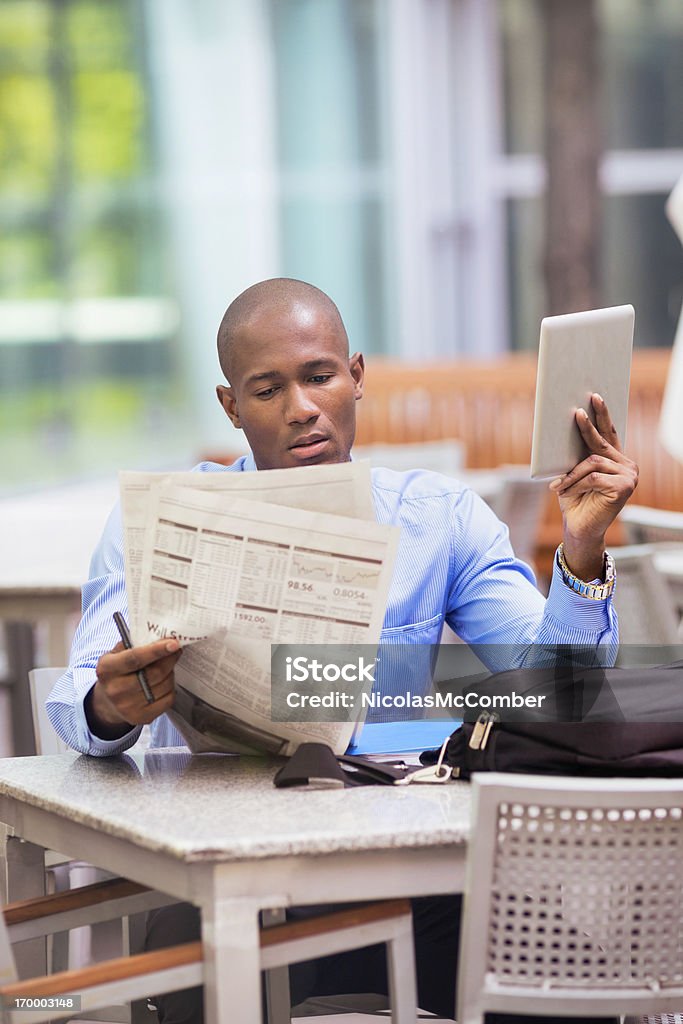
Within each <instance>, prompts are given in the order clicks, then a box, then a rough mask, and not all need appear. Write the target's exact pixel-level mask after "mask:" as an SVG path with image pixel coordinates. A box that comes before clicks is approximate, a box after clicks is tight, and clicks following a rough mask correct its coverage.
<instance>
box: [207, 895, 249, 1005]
mask: <svg viewBox="0 0 683 1024" xmlns="http://www.w3.org/2000/svg"><path fill="white" fill-rule="evenodd" d="M260 909H261V907H260V905H259V904H258V903H257V902H256V901H254V900H250V899H239V898H238V899H225V900H218V901H217V902H215V903H213V904H210V905H208V906H204V907H202V941H203V944H204V958H205V972H206V974H205V984H204V1006H205V1020H206V1024H254V1021H258V1020H261V974H260V971H261V967H260V961H261V954H260V947H259V924H258V914H259V910H260Z"/></svg>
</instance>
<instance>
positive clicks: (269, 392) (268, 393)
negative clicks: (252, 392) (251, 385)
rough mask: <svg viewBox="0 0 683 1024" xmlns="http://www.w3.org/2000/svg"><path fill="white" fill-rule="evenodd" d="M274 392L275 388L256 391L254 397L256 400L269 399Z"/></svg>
mask: <svg viewBox="0 0 683 1024" xmlns="http://www.w3.org/2000/svg"><path fill="white" fill-rule="evenodd" d="M276 391H277V388H264V390H263V391H257V392H256V397H257V398H270V396H271V395H274V394H275V392H276Z"/></svg>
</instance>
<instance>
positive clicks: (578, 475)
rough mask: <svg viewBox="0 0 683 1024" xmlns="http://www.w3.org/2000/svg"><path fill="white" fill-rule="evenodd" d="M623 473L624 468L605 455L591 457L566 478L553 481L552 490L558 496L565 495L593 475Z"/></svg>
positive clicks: (580, 463) (571, 471)
mask: <svg viewBox="0 0 683 1024" xmlns="http://www.w3.org/2000/svg"><path fill="white" fill-rule="evenodd" d="M623 471H624V467H623V466H621V465H619V463H617V462H614V460H613V459H608V458H606V457H605V456H604V455H589V456H588V458H587V459H584V460H583V462H579V464H578V466H574V468H573V469H572V470H570V472H569V473H566V474H565V476H561V477H558V478H557V479H556V480H553V482H552V483H551V484H550V488H551V490H553V491H555V492H556V493H557V494H565V493H566V492H567V491H568V490H569V488H570V487H572V486H573V485H574V484H575V483H577V482H578V481H579V480H582V479H583V478H584V477H587V476H589V475H590V474H591V473H604V474H607V475H609V474H612V475H618V474H620V473H623Z"/></svg>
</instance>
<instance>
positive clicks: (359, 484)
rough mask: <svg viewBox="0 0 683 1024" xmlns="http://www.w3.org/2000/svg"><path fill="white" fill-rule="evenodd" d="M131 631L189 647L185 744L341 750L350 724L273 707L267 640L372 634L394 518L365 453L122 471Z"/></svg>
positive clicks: (180, 675) (182, 707) (180, 674)
mask: <svg viewBox="0 0 683 1024" xmlns="http://www.w3.org/2000/svg"><path fill="white" fill-rule="evenodd" d="M120 487H121V505H122V514H123V532H124V553H125V565H126V587H127V592H128V614H129V618H130V624H131V632H132V635H133V639H134V641H135V643H138V644H141V643H148V642H150V641H152V640H157V639H161V638H163V637H165V636H173V637H177V639H178V640H179V641H180V643H181V644H183V646H184V647H185V650H184V651H183V655H182V657H181V659H180V661H179V662H178V664H177V666H176V670H175V677H176V691H177V695H176V704H175V708H174V710H173V711H172V712H170V715H171V718H172V719H173V721H174V724H175V725H176V726H177V728H178V729H179V731H180V732H181V733H182V735H183V736H184V737H185V739H186V741H187V743H188V745H189V746H190V748H191V749H192V750H195V751H199V750H224V751H226V750H227V751H235V752H240V751H254V750H266V751H271V752H274V753H290V752H291V751H292V750H293V749H294V748H295V747H296V745H298V744H299V743H301V742H304V741H306V740H318V741H321V742H325V743H329V744H330V746H332V748H333V749H334V750H335V751H337V752H342V751H343V750H345V749H346V747H347V745H348V743H349V741H350V739H351V736H352V734H353V730H354V727H355V724H354V722H345V723H330V722H316V723H310V724H306V723H290V722H287V723H284V722H272V721H271V718H270V655H271V647H270V645H271V643H290V644H291V643H301V644H370V645H376V644H377V643H378V641H379V635H380V630H381V628H382V621H383V619H384V613H385V608H386V601H387V594H388V590H389V584H390V582H391V575H392V571H393V564H394V558H395V551H396V543H397V539H398V530H397V528H396V527H390V526H380V525H378V524H377V523H376V522H375V514H374V508H373V503H372V490H371V478H370V468H369V464H368V463H351V462H348V463H343V464H340V465H333V466H312V467H303V468H297V469H282V470H270V471H268V472H263V473H222V472H215V473H171V474H161V473H133V472H125V473H122V474H121V475H120Z"/></svg>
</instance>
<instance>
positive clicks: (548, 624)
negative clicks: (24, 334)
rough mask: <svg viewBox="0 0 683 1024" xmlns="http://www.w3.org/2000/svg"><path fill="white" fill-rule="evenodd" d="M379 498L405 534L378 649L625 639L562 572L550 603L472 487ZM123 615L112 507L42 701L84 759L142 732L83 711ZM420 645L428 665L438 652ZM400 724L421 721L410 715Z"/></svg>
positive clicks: (482, 650)
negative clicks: (452, 642) (109, 733)
mask: <svg viewBox="0 0 683 1024" xmlns="http://www.w3.org/2000/svg"><path fill="white" fill-rule="evenodd" d="M255 469H256V466H255V464H254V460H253V457H252V456H251V455H247V456H243V457H242V458H240V459H238V460H237V462H235V463H233V465H232V466H228V467H225V466H219V465H216V464H215V463H210V462H204V463H201V465H199V466H198V467H197V470H198V471H199V472H203V473H209V472H233V473H235V472H236V473H240V472H243V471H247V470H255ZM372 490H373V498H374V503H375V510H376V515H377V521H378V522H380V523H387V524H393V525H395V526H399V527H400V528H401V532H400V539H399V544H398V554H397V559H396V565H395V569H394V575H393V580H392V584H391V588H390V591H389V599H388V602H387V610H386V615H385V618H384V627H383V629H382V636H381V643H382V644H383V645H393V644H417V645H430V644H431V645H434V644H438V643H439V640H440V637H441V632H442V629H443V625H444V622H447V623H448V624H449V625H450V626H451V628H452V629H453V630H454V631H455V633H457V635H458V636H459V637H460V638H461V639H462V640H464V641H466V642H467V643H469V644H476V645H484V646H481V647H478V648H477V651H478V653H479V656H480V658H481V659H482V660H483V661H484V663H485V664H486V666H487V667H488V668H489V669H491V670H493V671H496V670H499V669H504V668H512V667H515V666H519V665H530V664H538V663H539V662H540V661H541V660H543V656H544V651H545V650H546V649H547V647H552V646H553V645H557V644H571V645H575V646H579V645H580V646H586V647H589V648H592V649H598V648H599V649H600V652H601V653H600V660H601V661H603V662H605V661H607V662H609V661H610V660H611V659H612V657H613V655H614V653H615V651H616V646H617V642H618V636H617V620H616V614H615V611H614V608H613V606H612V601H611V598H607V599H606V600H604V601H592V600H587V599H586V598H584V597H581V596H580V595H578V594H576V593H574V591H573V590H571V588H570V587H568V586H567V585H566V584H565V583H564V581H563V579H562V575H561V571H560V569H559V567H558V566H557V565H555V567H554V569H553V578H552V582H551V586H550V592H549V595H548V598H547V600H545V599H544V598H543V596H542V594H541V593H540V592H539V591H538V590H537V589H536V586H535V580H534V576H533V573H532V572H531V570H530V568H529V567H528V566H527V565H525V564H524V563H523V562H520V561H519V560H518V559H516V558H515V556H514V554H513V551H512V548H511V546H510V542H509V539H508V530H507V527H506V526H505V525H504V524H503V523H501V522H500V520H498V519H497V518H496V516H495V515H494V514H493V512H492V511H491V509H490V508H489V507H488V505H487V504H486V503H485V502H484V501H482V499H481V498H480V497H479V496H478V495H477V494H475V493H474V492H473V491H472V490H470V489H469V488H468V487H465V486H463V485H462V484H460V483H458V481H457V480H453V479H450V478H449V477H445V476H441V475H439V474H437V473H427V472H424V471H422V470H415V471H411V472H409V473H397V472H394V471H393V470H389V469H373V471H372ZM126 608H127V605H126V585H125V577H124V560H123V540H122V529H121V512H120V508H119V506H116V507H115V509H114V511H113V512H112V514H111V516H110V517H109V520H108V522H107V524H106V526H105V529H104V533H103V535H102V539H101V540H100V543H99V545H98V547H97V548H96V550H95V552H94V554H93V557H92V561H91V564H90V576H89V579H88V581H87V582H86V583H85V584H84V586H83V617H82V619H81V622H80V624H79V626H78V629H77V631H76V635H75V637H74V642H73V646H72V650H71V660H70V664H69V668H68V670H67V671H66V672H65V674H64V675H63V676H62V677H61V678H60V679H59V681H58V682H57V683H56V685H55V687H54V689H53V691H52V693H51V694H50V697H49V698H48V701H47V712H48V715H49V717H50V720H51V721H52V724H53V725H54V727H55V729H56V730H57V732H58V733H59V735H60V736H61V737H62V739H64V740H65V741H66V742H67V743H68V744H69V745H70V746H71V747H74V748H75V749H76V750H80V751H82V752H83V753H87V754H93V755H95V756H106V755H110V754H117V753H120V752H121V751H123V750H126V749H127V748H128V747H130V746H132V745H133V744H134V743H135V741H136V740H137V738H138V736H139V734H140V727H137V728H135V729H132V730H131V731H130V732H129V733H127V734H126V735H125V736H123V737H122V738H120V739H116V740H102V739H100V738H99V737H97V736H94V735H93V734H92V733H91V731H90V728H89V726H88V723H87V720H86V717H85V711H84V708H83V701H84V698H85V696H86V694H87V693H88V691H89V690H90V689H91V688H92V686H93V685H94V683H95V666H96V664H97V661H98V658H99V657H100V655H101V654H102V653H103V652H105V651H109V650H111V648H113V647H114V646H115V645H116V643H117V642H118V639H119V637H118V633H117V631H116V627H115V625H114V623H113V621H112V614H113V613H114V612H115V611H117V610H118V611H122V612H123V613H124V614H125V612H126ZM421 649H422V650H423V651H424V652H425V656H426V657H427V658H428V659H429V658H430V657H431V655H430V654H429V651H430V650H433V649H430V648H428V647H422V648H421ZM417 653H418V651H417V649H416V654H417ZM546 658H547V651H546ZM389 660H390V659H389ZM408 661H410V662H411V663H412V662H414V664H412V667H411V668H410V670H411V671H413V670H415V667H416V666H417V665H418V664H419V662H420V657H419V656H418V657H417V658H416V659H405V658H398V659H396V665H394V667H393V668H394V670H393V671H392V672H390V673H386V672H385V673H384V677H381V676H380V673H379V672H378V674H377V681H376V684H375V687H376V688H379V689H380V690H385V691H387V690H391V691H396V690H397V688H398V692H401V691H402V690H404V689H405V687H406V685H407V684H408V680H406V679H404V678H403V679H402V678H401V672H402V671H403V670H402V669H401V666H404V667H405V666H406V664H407V663H408ZM392 717H396V716H395V714H394V715H393V716H392ZM404 717H417V716H415V713H414V712H410V711H406V713H405V716H404ZM377 718H378V716H375V720H377ZM368 720H372V718H371V717H369V719H368ZM151 745H152V746H155V747H163V746H183V745H184V741H183V739H182V737H181V736H180V734H179V733H178V732H177V730H176V729H175V728H174V727H173V726H172V725H171V723H170V721H169V720H168V718H167V717H166V715H161V716H160V717H159V718H157V719H155V721H154V722H153V723H152V726H151Z"/></svg>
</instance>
